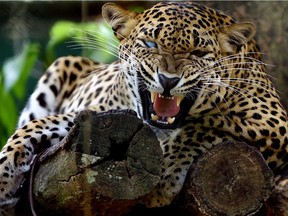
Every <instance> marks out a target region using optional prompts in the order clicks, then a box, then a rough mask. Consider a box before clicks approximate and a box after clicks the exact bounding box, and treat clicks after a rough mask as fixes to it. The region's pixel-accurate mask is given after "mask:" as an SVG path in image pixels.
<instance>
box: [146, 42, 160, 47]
mask: <svg viewBox="0 0 288 216" xmlns="http://www.w3.org/2000/svg"><path fill="white" fill-rule="evenodd" d="M144 44H145V45H146V47H148V48H157V44H156V43H155V42H153V41H144Z"/></svg>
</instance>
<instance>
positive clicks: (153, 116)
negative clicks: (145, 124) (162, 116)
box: [151, 114, 159, 121]
mask: <svg viewBox="0 0 288 216" xmlns="http://www.w3.org/2000/svg"><path fill="white" fill-rule="evenodd" d="M151 119H152V121H157V120H158V119H159V116H158V115H154V114H151Z"/></svg>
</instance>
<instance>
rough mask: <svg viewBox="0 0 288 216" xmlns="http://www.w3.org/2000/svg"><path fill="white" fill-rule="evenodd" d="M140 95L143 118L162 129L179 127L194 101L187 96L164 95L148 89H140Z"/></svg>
mask: <svg viewBox="0 0 288 216" xmlns="http://www.w3.org/2000/svg"><path fill="white" fill-rule="evenodd" d="M140 95H141V100H142V106H143V117H144V119H145V120H146V121H147V122H148V123H149V124H150V125H153V126H155V127H158V128H162V129H175V128H178V127H180V126H181V125H182V124H183V122H184V120H185V117H186V116H187V115H188V112H189V110H190V108H191V106H192V105H193V103H194V101H193V100H192V99H190V98H188V97H180V96H178V97H176V96H165V95H162V94H159V93H155V92H149V91H148V90H145V91H141V92H140Z"/></svg>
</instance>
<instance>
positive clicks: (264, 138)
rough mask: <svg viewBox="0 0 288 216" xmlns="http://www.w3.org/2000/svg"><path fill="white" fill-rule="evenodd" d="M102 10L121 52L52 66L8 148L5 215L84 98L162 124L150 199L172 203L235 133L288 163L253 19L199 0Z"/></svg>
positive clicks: (2, 187) (274, 163) (0, 189)
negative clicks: (36, 159) (195, 170)
mask: <svg viewBox="0 0 288 216" xmlns="http://www.w3.org/2000/svg"><path fill="white" fill-rule="evenodd" d="M103 17H104V18H105V19H106V20H107V21H108V22H109V23H110V25H111V27H112V29H113V30H114V32H115V35H116V37H117V38H118V39H119V40H120V46H119V61H117V62H114V63H112V64H110V65H104V64H97V63H94V62H93V61H91V60H88V59H85V58H82V57H72V56H70V57H63V58H60V59H58V60H56V61H55V62H54V63H53V64H52V65H51V66H50V67H49V68H48V70H47V71H46V72H45V74H44V75H43V76H42V78H41V79H40V80H39V83H38V85H37V88H36V90H35V91H34V93H33V94H32V95H31V97H30V99H29V101H28V103H27V106H26V107H25V109H24V110H23V112H22V114H21V116H20V119H19V129H17V130H16V132H15V133H14V134H13V135H12V136H11V137H10V138H9V140H8V141H7V144H6V145H5V146H4V148H3V149H2V151H1V153H0V175H1V178H0V206H1V210H0V215H11V212H10V213H7V212H9V211H11V210H10V209H13V206H14V205H15V204H16V203H17V200H18V199H19V197H18V193H17V192H18V190H19V188H20V185H21V182H22V181H23V180H24V173H25V172H28V171H29V169H30V163H31V160H32V158H33V155H35V154H37V153H38V152H39V151H41V150H42V149H44V148H47V147H48V146H51V145H55V144H57V143H58V142H59V141H60V140H61V139H62V138H63V137H64V136H65V135H66V134H67V133H68V131H69V130H70V128H71V127H72V126H73V119H74V117H75V115H76V114H77V112H79V111H80V110H83V109H86V108H88V109H92V110H95V111H97V112H103V111H107V110H110V109H133V110H135V111H136V112H137V114H138V117H139V118H141V119H143V121H145V122H146V123H147V124H149V125H150V126H151V128H152V129H153V130H154V131H155V133H156V134H157V137H158V139H159V141H160V144H161V147H162V150H163V154H164V162H163V165H162V170H163V174H162V178H161V180H160V182H159V184H158V186H157V187H156V188H155V190H154V191H153V192H152V193H151V194H150V195H149V197H148V198H147V200H146V201H145V204H146V205H147V206H150V207H157V206H163V205H168V204H170V203H171V201H172V200H173V199H174V197H175V196H176V195H177V194H178V193H179V191H180V190H181V188H182V185H183V182H184V180H185V176H186V173H187V171H188V169H189V167H190V166H191V164H192V163H193V161H195V159H196V158H197V157H198V156H199V155H201V154H202V153H203V152H205V151H207V150H209V149H210V148H211V147H212V146H213V145H217V144H218V143H221V142H224V141H227V140H237V141H244V142H246V143H247V144H249V145H253V146H256V147H257V148H258V149H259V150H260V152H261V153H262V155H263V157H264V159H265V160H266V162H267V164H268V166H269V167H270V168H271V169H272V170H273V171H274V172H275V173H280V172H281V170H283V169H285V167H286V166H287V159H288V155H287V144H288V136H287V128H288V127H287V117H286V112H285V110H284V109H283V107H282V105H281V104H280V102H279V96H278V94H277V91H276V89H275V88H274V86H273V84H272V83H271V82H270V80H269V77H268V75H267V74H266V68H265V64H264V63H263V62H262V59H261V54H260V52H259V50H258V48H257V45H256V42H255V40H254V39H253V37H254V35H255V26H254V25H253V24H252V23H238V22H236V21H235V20H234V19H233V18H232V17H230V16H227V15H225V14H223V13H221V12H219V11H216V10H213V9H211V8H207V7H204V6H201V5H198V4H195V3H158V4H156V5H155V6H154V7H152V8H150V9H147V10H145V11H144V12H143V13H141V14H136V13H134V12H129V11H126V10H124V9H122V8H120V7H119V6H117V5H115V4H112V3H108V4H105V5H104V6H103ZM12 211H13V210H12Z"/></svg>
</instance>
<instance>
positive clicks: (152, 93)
mask: <svg viewBox="0 0 288 216" xmlns="http://www.w3.org/2000/svg"><path fill="white" fill-rule="evenodd" d="M155 96H156V93H155V92H151V102H152V103H154V99H155Z"/></svg>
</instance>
